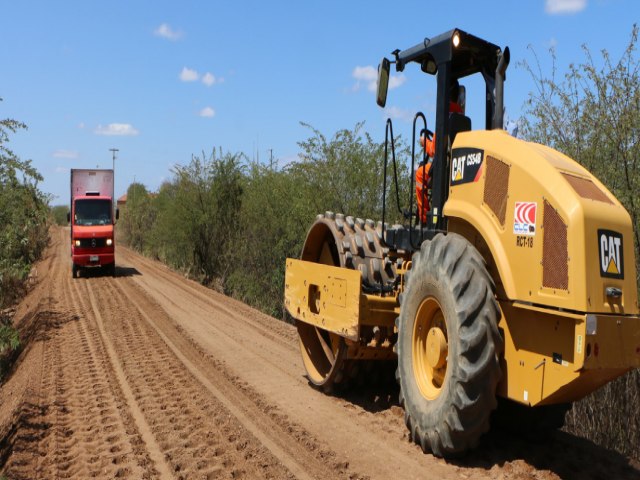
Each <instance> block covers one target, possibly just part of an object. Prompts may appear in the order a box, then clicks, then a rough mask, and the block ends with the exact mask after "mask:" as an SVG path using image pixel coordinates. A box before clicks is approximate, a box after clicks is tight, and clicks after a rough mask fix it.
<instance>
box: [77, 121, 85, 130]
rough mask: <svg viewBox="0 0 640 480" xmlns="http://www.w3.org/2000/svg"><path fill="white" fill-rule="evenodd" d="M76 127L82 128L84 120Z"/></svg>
mask: <svg viewBox="0 0 640 480" xmlns="http://www.w3.org/2000/svg"><path fill="white" fill-rule="evenodd" d="M78 128H79V129H81V130H82V129H83V128H84V122H80V123H79V124H78Z"/></svg>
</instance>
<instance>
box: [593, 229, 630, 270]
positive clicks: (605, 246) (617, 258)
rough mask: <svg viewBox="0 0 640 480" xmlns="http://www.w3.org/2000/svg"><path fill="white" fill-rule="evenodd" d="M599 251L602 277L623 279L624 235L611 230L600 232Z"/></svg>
mask: <svg viewBox="0 0 640 480" xmlns="http://www.w3.org/2000/svg"><path fill="white" fill-rule="evenodd" d="M598 250H599V252H600V276H601V277H606V278H619V279H623V278H624V259H623V257H622V251H623V249H622V234H620V233H618V232H613V231H611V230H598Z"/></svg>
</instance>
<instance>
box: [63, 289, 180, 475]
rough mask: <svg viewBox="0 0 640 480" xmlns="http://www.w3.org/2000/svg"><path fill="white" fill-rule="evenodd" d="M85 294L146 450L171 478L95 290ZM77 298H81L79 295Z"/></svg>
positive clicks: (159, 470)
mask: <svg viewBox="0 0 640 480" xmlns="http://www.w3.org/2000/svg"><path fill="white" fill-rule="evenodd" d="M74 286H75V284H74ZM85 292H86V293H87V297H88V299H89V303H90V305H91V310H92V314H93V316H94V317H93V318H94V319H95V321H96V324H97V327H98V331H99V333H100V337H101V340H102V342H103V343H104V346H105V350H106V353H107V356H108V358H109V361H110V363H111V367H112V368H113V370H114V371H115V376H116V379H117V381H118V385H119V386H120V390H121V391H122V392H123V394H124V397H125V399H126V402H127V406H128V408H129V410H130V411H131V414H132V416H133V420H134V422H135V424H136V426H137V428H138V430H139V431H140V434H141V437H142V441H143V442H144V447H145V450H146V451H147V452H148V454H149V456H150V457H151V460H152V461H153V462H154V463H155V466H156V468H157V469H158V472H159V474H160V477H161V478H171V474H170V470H169V467H168V465H167V464H166V463H165V461H164V458H163V456H162V453H161V451H160V447H159V446H158V444H157V442H156V440H155V438H154V436H153V434H152V433H151V429H150V428H149V425H148V423H147V422H146V420H145V418H144V415H143V414H142V412H141V411H140V407H139V406H138V403H137V402H136V399H135V397H134V395H133V392H132V389H131V387H130V385H129V383H128V382H127V378H126V376H125V374H124V372H123V370H122V367H121V365H120V362H119V361H118V357H117V354H116V352H115V350H114V348H113V345H112V344H111V342H110V340H109V338H108V337H107V335H106V333H105V327H104V320H103V319H102V315H101V313H100V308H99V307H98V306H97V302H96V299H95V295H94V293H93V289H91V288H85ZM77 296H79V294H78V295H77Z"/></svg>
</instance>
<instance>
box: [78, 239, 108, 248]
mask: <svg viewBox="0 0 640 480" xmlns="http://www.w3.org/2000/svg"><path fill="white" fill-rule="evenodd" d="M106 246H107V239H106V238H81V239H80V248H102V247H106Z"/></svg>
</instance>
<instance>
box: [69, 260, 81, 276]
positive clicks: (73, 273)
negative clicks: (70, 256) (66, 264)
mask: <svg viewBox="0 0 640 480" xmlns="http://www.w3.org/2000/svg"><path fill="white" fill-rule="evenodd" d="M79 277H80V268H78V265H76V264H75V263H74V264H73V265H72V266H71V278H79Z"/></svg>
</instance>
